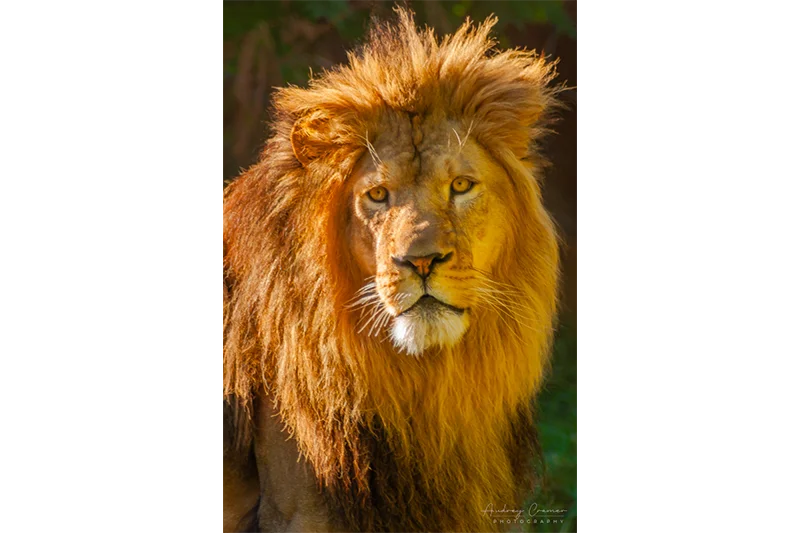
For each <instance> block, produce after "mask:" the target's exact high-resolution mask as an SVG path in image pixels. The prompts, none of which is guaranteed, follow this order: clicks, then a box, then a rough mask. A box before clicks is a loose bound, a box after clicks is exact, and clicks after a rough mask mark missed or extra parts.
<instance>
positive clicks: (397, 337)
mask: <svg viewBox="0 0 800 533" xmlns="http://www.w3.org/2000/svg"><path fill="white" fill-rule="evenodd" d="M468 327H469V316H468V315H467V313H458V312H456V311H454V310H452V309H448V308H446V307H444V306H437V307H436V308H435V309H417V308H412V309H410V310H408V311H407V312H405V313H403V314H402V315H400V316H398V317H396V318H395V319H394V322H393V323H392V328H391V336H392V342H393V343H394V345H395V346H396V347H397V348H398V349H399V350H401V351H405V352H407V353H408V354H410V355H415V356H419V355H422V352H424V351H425V350H426V349H427V348H431V347H433V346H441V347H446V346H453V345H455V343H457V342H458V341H459V339H461V337H462V336H463V335H464V333H465V332H466V331H467V328H468Z"/></svg>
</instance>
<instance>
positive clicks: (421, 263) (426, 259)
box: [392, 252, 453, 279]
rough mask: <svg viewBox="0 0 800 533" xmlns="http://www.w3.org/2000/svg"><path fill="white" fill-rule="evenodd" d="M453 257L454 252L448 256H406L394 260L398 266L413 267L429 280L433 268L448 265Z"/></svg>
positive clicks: (423, 277) (437, 254) (438, 254)
mask: <svg viewBox="0 0 800 533" xmlns="http://www.w3.org/2000/svg"><path fill="white" fill-rule="evenodd" d="M452 257H453V252H449V253H447V254H440V253H435V254H430V255H425V256H415V255H404V256H403V257H393V258H392V259H393V260H394V262H395V263H396V264H397V265H398V266H406V267H411V268H413V269H414V271H415V272H416V273H417V274H419V275H420V277H422V279H425V278H427V277H428V276H429V275H430V273H431V271H432V270H433V267H435V266H436V265H437V264H439V263H446V262H447V261H449V260H450V259H451V258H452Z"/></svg>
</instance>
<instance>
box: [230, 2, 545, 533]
mask: <svg viewBox="0 0 800 533" xmlns="http://www.w3.org/2000/svg"><path fill="white" fill-rule="evenodd" d="M495 22H496V19H494V18H490V19H488V20H487V21H486V22H484V23H483V24H481V25H479V26H477V27H476V26H474V25H473V24H472V23H471V22H469V21H468V22H467V23H466V24H464V26H462V27H461V28H460V29H459V30H458V31H457V32H456V33H455V34H453V35H452V36H447V37H444V38H443V39H441V40H439V39H437V38H436V37H435V36H434V34H433V32H432V31H431V30H427V29H426V30H417V29H416V26H415V23H414V21H413V17H412V15H411V14H410V13H408V12H405V11H399V12H398V21H397V22H396V23H395V24H383V25H378V26H376V27H375V28H374V29H373V30H372V32H371V34H370V36H369V38H368V39H367V42H366V44H365V45H364V46H363V47H362V48H361V49H360V50H359V51H357V52H356V53H351V54H349V56H348V57H349V64H348V65H345V66H342V67H339V68H337V69H334V70H332V71H327V72H324V73H323V74H322V75H321V76H319V77H316V78H313V79H312V80H311V81H310V82H309V87H308V88H307V89H302V88H297V87H291V88H286V89H282V90H279V92H278V93H277V96H276V98H275V120H274V123H273V127H274V132H273V136H272V137H271V138H270V139H269V141H268V143H267V145H266V148H265V149H264V151H263V152H262V154H261V157H260V161H259V162H258V163H257V164H255V165H254V166H253V167H251V168H250V169H249V170H247V171H246V172H245V173H244V174H243V175H242V176H241V177H240V178H238V179H237V180H236V181H235V182H233V183H232V184H231V185H229V186H228V188H227V189H226V192H225V202H224V220H225V228H224V274H225V301H224V332H225V339H224V394H225V396H226V398H228V399H229V400H230V399H233V400H235V401H236V402H237V403H238V404H239V405H242V406H244V407H245V409H247V408H248V406H249V405H251V402H252V399H253V397H254V395H255V394H257V393H263V394H265V395H266V396H267V397H268V398H270V400H271V401H273V402H274V403H275V406H276V408H277V409H278V411H279V412H280V416H281V418H282V422H283V424H284V425H285V428H286V430H287V431H288V432H289V433H290V434H291V435H292V436H293V437H294V439H296V441H297V443H298V446H299V448H300V450H301V453H302V455H303V456H304V457H305V459H306V460H308V461H309V463H310V465H311V466H312V467H313V470H314V472H315V474H316V476H317V479H318V481H319V484H320V487H321V488H323V489H324V491H325V493H326V494H327V495H328V497H329V501H330V502H331V504H332V507H333V509H335V510H338V512H339V513H340V518H341V519H343V520H344V521H345V523H347V524H348V525H349V527H352V528H354V529H357V530H361V531H375V530H392V531H411V530H427V531H431V530H436V531H439V530H454V531H467V530H473V531H474V530H481V531H483V530H487V529H492V528H493V527H497V526H493V525H492V523H491V521H490V520H487V519H486V518H485V517H484V516H483V515H482V513H481V511H482V510H483V509H485V507H486V505H487V504H489V503H493V504H494V505H495V508H497V507H498V506H500V507H502V506H503V505H504V504H506V505H507V506H508V507H509V508H511V507H512V506H513V505H515V504H517V503H519V498H520V488H521V487H523V486H524V485H525V484H524V483H523V480H525V479H528V478H527V476H528V472H529V465H530V450H531V449H532V447H533V442H532V440H531V439H533V435H534V431H533V425H532V420H531V410H530V402H531V400H532V398H533V396H534V393H535V392H536V390H537V388H538V386H539V385H540V382H541V378H542V374H543V369H544V367H545V364H546V361H547V353H548V351H549V344H550V340H551V334H552V321H553V316H554V312H555V307H556V287H557V278H558V252H557V242H556V237H555V232H554V230H553V225H552V222H551V220H550V218H549V216H548V215H547V214H546V212H545V211H544V209H543V208H542V205H541V194H540V190H539V185H538V183H537V179H536V177H537V176H536V173H537V172H538V171H539V169H540V168H541V159H540V158H539V156H538V154H537V144H538V142H537V141H538V140H539V139H540V138H541V136H542V135H543V134H544V133H545V131H546V124H547V117H548V112H549V110H551V109H552V108H553V107H554V106H555V105H557V103H556V99H555V96H556V93H557V92H558V90H559V88H557V87H552V84H551V82H552V80H553V78H554V76H555V72H554V69H553V65H552V63H548V62H547V61H546V60H545V59H544V58H543V57H541V56H537V55H535V54H534V53H533V52H530V51H525V50H507V51H502V52H500V51H497V50H496V49H495V45H496V43H495V42H494V41H493V40H492V39H491V38H490V37H489V33H490V30H491V28H492V26H493V25H494V24H495ZM387 112H393V113H398V112H399V113H407V114H408V116H409V117H410V118H411V119H412V120H413V117H415V116H430V115H433V116H439V117H447V118H450V119H454V120H457V121H460V122H461V123H463V124H464V125H465V128H466V125H471V135H472V138H473V139H475V141H476V142H478V143H480V145H481V146H483V147H484V148H485V149H486V150H487V151H488V152H489V153H490V154H491V155H492V157H494V158H495V159H496V160H497V161H498V162H499V163H500V164H501V165H502V166H503V167H504V169H505V170H506V171H507V172H508V174H509V176H510V177H511V178H512V180H513V182H514V185H515V189H516V193H517V196H516V197H515V198H513V199H509V202H508V206H509V209H510V210H512V211H513V215H514V220H516V221H517V223H516V224H515V227H513V228H512V233H513V237H514V239H513V242H514V244H515V245H514V246H513V247H508V249H506V250H505V251H504V252H503V253H502V255H501V257H500V259H499V261H498V264H497V266H496V269H495V271H494V272H493V275H494V277H495V278H496V279H497V280H499V281H500V282H502V283H509V284H513V285H514V286H515V287H516V288H517V289H518V290H519V291H521V292H523V293H524V294H525V298H524V299H520V300H519V301H518V302H515V305H516V308H517V309H518V310H519V312H520V313H521V315H524V317H525V322H526V323H525V324H518V323H516V322H514V321H512V320H508V319H507V318H504V317H503V316H502V314H496V313H495V312H493V311H490V310H484V311H477V310H476V314H475V315H474V317H473V320H472V326H471V327H470V329H469V330H468V332H467V333H466V335H465V337H464V338H463V340H462V341H461V343H460V344H459V345H458V346H457V347H455V348H453V349H439V350H438V351H435V352H432V353H429V354H426V355H425V356H424V357H421V358H413V357H409V356H405V355H402V354H398V353H396V352H395V351H394V349H393V348H392V346H391V343H389V342H380V340H379V339H376V338H374V337H365V336H362V335H358V334H357V333H356V330H357V328H356V327H355V323H356V321H357V316H355V315H354V314H353V312H351V311H349V310H348V309H347V307H346V302H347V301H348V300H349V299H350V298H351V297H352V296H353V294H354V293H355V291H356V290H357V289H358V288H359V287H360V286H361V284H362V283H363V280H362V279H359V278H358V276H357V274H356V272H355V270H354V266H353V264H352V261H351V258H350V257H349V254H348V248H347V245H346V242H344V237H343V235H344V234H345V231H344V224H345V221H346V219H347V207H346V198H345V195H344V194H343V183H344V181H345V180H346V179H347V176H348V175H349V173H350V171H351V170H352V168H353V166H354V165H355V163H356V162H357V161H358V159H359V158H360V157H361V156H362V155H363V154H364V153H365V149H366V147H365V136H369V137H372V138H374V136H375V135H376V134H377V133H379V128H380V124H381V116H382V114H384V113H387Z"/></svg>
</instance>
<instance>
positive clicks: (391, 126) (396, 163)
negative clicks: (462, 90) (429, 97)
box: [373, 115, 474, 184]
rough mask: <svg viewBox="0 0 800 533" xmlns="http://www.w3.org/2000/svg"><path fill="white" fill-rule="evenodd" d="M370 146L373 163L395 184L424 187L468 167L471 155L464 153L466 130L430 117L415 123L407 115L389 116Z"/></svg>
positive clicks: (445, 120) (467, 129)
mask: <svg viewBox="0 0 800 533" xmlns="http://www.w3.org/2000/svg"><path fill="white" fill-rule="evenodd" d="M384 122H385V123H386V127H385V128H382V129H381V131H380V133H379V134H378V135H377V137H376V139H375V142H374V143H373V144H374V148H375V151H376V154H377V156H378V158H377V161H378V162H380V163H382V164H383V165H385V167H386V169H385V170H386V171H388V173H389V174H390V175H391V176H392V178H394V179H395V180H399V181H406V182H409V183H417V184H420V183H422V184H424V183H425V182H427V181H430V180H431V179H433V178H436V177H438V176H441V175H443V174H452V173H454V172H455V171H456V170H457V169H458V168H460V167H470V166H471V165H470V162H469V159H470V157H472V156H474V153H473V152H472V151H470V150H469V149H465V148H466V146H467V141H468V138H469V133H470V132H469V128H466V129H465V128H464V127H463V126H462V125H461V124H460V123H458V122H456V121H453V120H448V119H436V118H433V117H425V118H421V119H420V120H418V121H415V120H414V118H413V117H411V116H409V115H405V116H402V115H401V116H399V117H398V116H397V115H395V116H393V118H391V119H387V120H385V121H384Z"/></svg>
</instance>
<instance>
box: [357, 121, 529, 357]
mask: <svg viewBox="0 0 800 533" xmlns="http://www.w3.org/2000/svg"><path fill="white" fill-rule="evenodd" d="M349 183H350V186H349V197H350V201H351V205H350V216H349V224H348V237H349V239H348V242H349V243H350V246H351V250H350V253H351V254H352V255H353V256H354V257H355V259H356V261H357V263H358V266H359V268H360V271H361V273H362V274H363V275H364V278H365V285H364V287H363V288H362V290H361V292H360V293H359V294H358V295H357V298H356V299H355V302H356V303H355V306H356V307H360V308H361V309H362V315H361V321H360V326H359V328H360V331H361V332H362V333H365V334H380V332H382V331H383V330H384V328H387V327H388V329H389V331H390V336H391V339H392V341H393V342H394V344H395V345H396V346H397V347H398V348H399V349H401V350H404V351H406V352H408V353H409V354H413V355H420V354H422V352H423V351H424V350H425V349H426V348H429V347H433V346H452V345H454V344H456V343H457V342H458V341H459V339H460V338H461V337H462V336H463V335H464V333H465V332H466V331H467V329H468V328H469V323H470V316H471V314H472V312H473V310H474V309H475V308H476V306H480V305H491V302H492V298H493V296H492V295H493V293H494V292H495V291H496V289H497V287H493V286H492V282H491V281H490V275H489V273H490V272H491V271H492V268H493V266H494V263H495V262H496V260H497V258H498V255H499V253H500V251H501V249H502V248H503V247H504V246H508V245H510V244H511V231H510V228H511V221H510V220H509V216H510V215H509V210H508V209H507V207H508V202H511V201H513V200H514V196H513V187H512V184H511V181H510V179H509V177H508V175H507V174H506V172H505V171H504V170H503V169H502V167H500V166H499V165H498V164H497V163H496V162H494V160H493V159H492V158H491V157H490V156H489V154H488V153H487V152H486V151H485V150H484V149H483V148H482V147H481V146H479V145H478V144H477V143H475V142H474V141H473V140H472V139H470V138H469V129H468V128H464V127H463V126H462V125H460V124H456V123H454V122H451V121H448V120H439V121H433V120H429V121H427V122H425V123H422V124H417V125H412V123H411V121H410V120H409V119H408V117H405V119H403V118H397V119H395V120H394V121H393V123H392V124H391V126H390V127H388V128H386V129H385V130H384V131H383V132H382V133H381V134H379V135H378V137H377V138H376V140H375V142H374V143H372V144H371V146H370V149H369V153H368V154H367V155H365V157H364V158H363V159H362V160H361V161H360V163H359V164H358V165H357V167H356V168H355V170H354V172H353V175H352V176H351V179H350V181H349ZM504 206H505V207H506V208H504Z"/></svg>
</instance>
